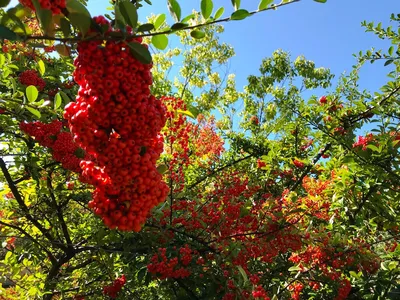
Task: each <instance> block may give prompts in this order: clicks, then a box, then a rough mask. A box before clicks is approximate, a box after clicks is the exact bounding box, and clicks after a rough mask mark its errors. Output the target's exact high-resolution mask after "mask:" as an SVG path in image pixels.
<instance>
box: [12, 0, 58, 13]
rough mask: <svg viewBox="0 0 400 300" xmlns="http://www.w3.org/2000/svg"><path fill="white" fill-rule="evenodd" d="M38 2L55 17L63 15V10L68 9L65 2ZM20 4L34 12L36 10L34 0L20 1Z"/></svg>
mask: <svg viewBox="0 0 400 300" xmlns="http://www.w3.org/2000/svg"><path fill="white" fill-rule="evenodd" d="M38 2H39V4H40V6H41V8H43V9H48V10H51V11H52V12H53V14H54V15H59V14H61V10H62V9H64V8H65V7H66V3H65V0H38ZM19 3H21V4H22V5H23V6H26V7H29V8H30V9H32V10H36V9H35V6H34V5H33V3H32V0H19Z"/></svg>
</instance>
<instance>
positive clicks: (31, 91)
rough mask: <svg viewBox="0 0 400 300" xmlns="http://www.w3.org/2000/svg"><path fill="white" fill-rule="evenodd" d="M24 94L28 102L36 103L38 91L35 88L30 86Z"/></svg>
mask: <svg viewBox="0 0 400 300" xmlns="http://www.w3.org/2000/svg"><path fill="white" fill-rule="evenodd" d="M25 94H26V98H27V99H28V101H29V102H33V101H36V99H37V98H38V96H39V91H38V89H37V88H36V86H34V85H30V86H28V87H27V88H26V91H25Z"/></svg>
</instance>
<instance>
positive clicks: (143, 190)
mask: <svg viewBox="0 0 400 300" xmlns="http://www.w3.org/2000/svg"><path fill="white" fill-rule="evenodd" d="M94 20H95V22H97V23H98V24H100V25H102V26H108V28H109V29H108V33H110V32H111V31H112V29H111V26H110V24H109V22H108V21H107V20H106V19H105V18H104V17H95V18H94ZM128 31H129V32H131V31H130V30H129V29H128ZM131 42H134V43H141V39H135V40H133V41H131ZM74 64H75V66H76V69H75V71H74V79H75V82H76V83H77V84H79V86H80V89H79V92H78V96H77V98H76V102H71V103H70V104H69V105H67V106H66V107H65V112H64V117H65V118H66V119H67V120H68V122H69V126H70V130H71V132H72V134H73V136H74V140H75V141H76V142H77V143H78V144H79V145H80V146H81V147H82V148H83V149H85V150H86V151H87V152H88V153H89V154H90V155H91V156H92V157H93V159H92V160H90V161H82V162H81V168H82V177H83V178H84V180H85V181H86V182H87V183H90V184H92V185H94V186H95V188H96V189H95V191H94V193H93V200H92V201H90V202H89V207H90V208H91V209H93V210H94V212H95V213H96V214H97V215H99V216H101V217H102V220H103V222H104V224H105V225H106V226H108V227H110V228H116V227H118V229H119V230H125V231H130V230H134V231H139V230H140V228H141V225H142V224H143V223H144V222H145V220H146V218H147V216H148V214H149V212H150V211H151V209H152V208H153V207H154V206H156V205H157V204H159V203H161V202H163V201H164V200H165V198H166V196H167V194H168V187H167V185H166V184H165V182H163V181H162V176H161V174H160V173H159V172H158V171H157V167H156V162H157V160H158V158H159V157H160V154H161V152H162V151H163V138H162V136H161V135H160V131H161V129H162V128H163V127H164V125H165V121H166V117H165V112H166V109H165V106H164V105H163V104H162V102H161V101H159V100H157V99H156V98H155V97H154V96H153V95H151V93H150V85H151V84H152V75H151V72H150V69H151V67H152V66H151V65H145V64H142V63H141V62H139V61H138V60H136V59H135V58H134V57H133V56H132V54H131V52H130V49H129V47H128V46H127V45H126V44H125V43H122V42H116V41H107V42H106V43H104V42H103V41H90V42H80V43H79V44H78V57H77V58H76V59H75V62H74Z"/></svg>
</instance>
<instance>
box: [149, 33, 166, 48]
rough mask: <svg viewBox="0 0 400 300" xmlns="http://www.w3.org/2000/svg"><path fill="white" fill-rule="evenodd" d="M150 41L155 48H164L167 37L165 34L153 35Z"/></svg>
mask: <svg viewBox="0 0 400 300" xmlns="http://www.w3.org/2000/svg"><path fill="white" fill-rule="evenodd" d="M151 43H152V44H153V45H154V47H156V48H157V49H160V50H164V49H165V48H167V46H168V37H167V35H166V34H160V35H153V37H152V38H151Z"/></svg>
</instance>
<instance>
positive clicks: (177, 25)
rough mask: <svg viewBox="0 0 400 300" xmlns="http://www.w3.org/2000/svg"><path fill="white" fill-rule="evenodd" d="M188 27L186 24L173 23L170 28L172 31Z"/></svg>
mask: <svg viewBox="0 0 400 300" xmlns="http://www.w3.org/2000/svg"><path fill="white" fill-rule="evenodd" d="M188 26H189V25H188V24H186V23H175V24H173V25H172V26H171V29H172V30H179V29H183V28H186V27H188Z"/></svg>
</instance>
